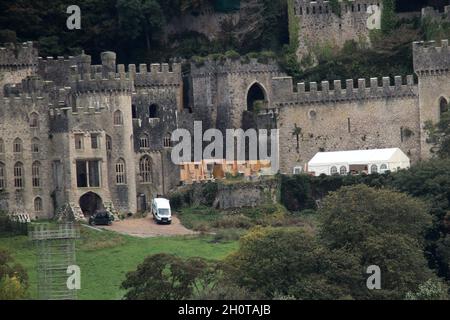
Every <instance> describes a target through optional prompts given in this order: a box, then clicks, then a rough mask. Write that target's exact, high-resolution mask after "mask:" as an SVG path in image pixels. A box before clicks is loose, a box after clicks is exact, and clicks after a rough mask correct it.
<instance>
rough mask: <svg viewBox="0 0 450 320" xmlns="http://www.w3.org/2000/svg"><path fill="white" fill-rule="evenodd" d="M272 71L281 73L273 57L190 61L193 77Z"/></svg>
mask: <svg viewBox="0 0 450 320" xmlns="http://www.w3.org/2000/svg"><path fill="white" fill-rule="evenodd" d="M258 73H272V74H273V75H274V76H277V75H280V74H281V69H280V67H279V65H278V62H277V61H276V60H275V59H267V60H266V61H264V62H260V61H258V59H256V58H251V59H249V58H247V57H240V58H238V59H230V58H225V59H217V60H214V59H211V58H207V59H205V60H203V61H201V63H198V62H191V75H192V77H193V78H199V77H205V76H210V75H212V74H216V75H227V74H238V75H239V74H258Z"/></svg>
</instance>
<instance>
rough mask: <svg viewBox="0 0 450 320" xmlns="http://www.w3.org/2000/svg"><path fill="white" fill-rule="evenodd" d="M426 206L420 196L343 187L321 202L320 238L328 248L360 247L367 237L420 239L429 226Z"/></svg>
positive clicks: (363, 186)
mask: <svg viewBox="0 0 450 320" xmlns="http://www.w3.org/2000/svg"><path fill="white" fill-rule="evenodd" d="M427 212H428V208H427V206H426V205H425V204H424V203H423V202H422V201H421V200H419V199H415V198H412V197H410V196H408V195H406V194H403V193H400V192H396V191H392V190H389V189H379V190H377V189H374V188H370V187H368V186H365V185H356V186H349V187H343V188H341V189H339V190H338V191H336V192H333V193H331V194H330V195H329V196H327V197H326V198H325V199H324V201H323V207H322V209H321V210H320V220H321V230H320V236H321V238H322V240H323V241H324V242H325V243H326V244H327V246H329V247H330V248H344V247H346V248H351V249H356V250H361V248H362V246H363V245H364V243H365V241H367V239H368V238H369V237H376V236H378V235H380V234H383V233H387V234H398V235H405V236H408V237H410V238H412V239H414V240H415V241H420V240H422V238H423V235H424V234H425V232H426V229H427V228H428V227H429V226H430V225H431V217H430V215H429V214H428V213H427Z"/></svg>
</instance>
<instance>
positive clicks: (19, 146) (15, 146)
mask: <svg viewBox="0 0 450 320" xmlns="http://www.w3.org/2000/svg"><path fill="white" fill-rule="evenodd" d="M13 152H14V153H21V152H22V140H21V139H20V138H16V139H15V140H14V144H13Z"/></svg>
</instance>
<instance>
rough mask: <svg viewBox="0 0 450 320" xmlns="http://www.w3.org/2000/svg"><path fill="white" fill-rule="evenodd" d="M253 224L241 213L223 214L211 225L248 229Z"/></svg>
mask: <svg viewBox="0 0 450 320" xmlns="http://www.w3.org/2000/svg"><path fill="white" fill-rule="evenodd" d="M253 225H254V222H253V221H252V219H251V218H249V217H247V216H245V215H243V214H236V215H225V216H223V217H221V218H220V219H218V220H217V221H215V222H213V224H212V226H213V227H214V228H223V229H224V228H238V229H249V228H251V227H252V226H253Z"/></svg>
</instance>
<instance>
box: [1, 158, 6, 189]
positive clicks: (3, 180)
mask: <svg viewBox="0 0 450 320" xmlns="http://www.w3.org/2000/svg"><path fill="white" fill-rule="evenodd" d="M4 189H6V171H5V165H4V164H3V163H1V162H0V190H4Z"/></svg>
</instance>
